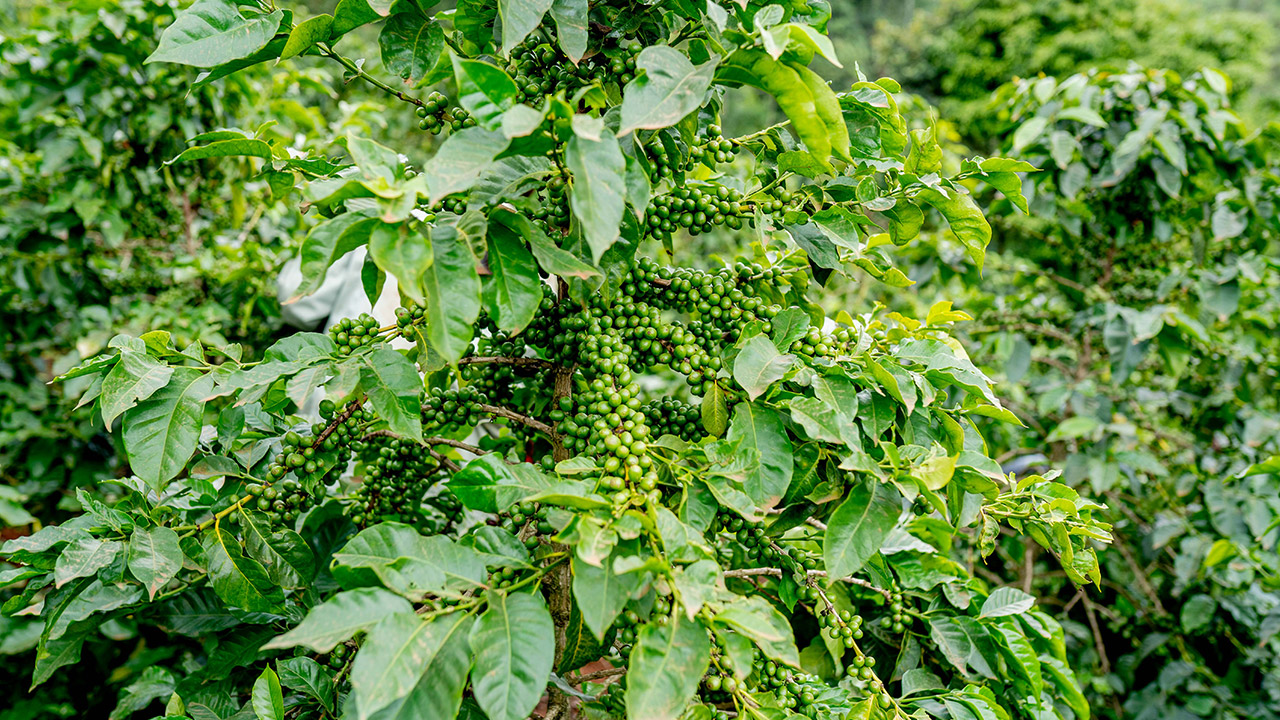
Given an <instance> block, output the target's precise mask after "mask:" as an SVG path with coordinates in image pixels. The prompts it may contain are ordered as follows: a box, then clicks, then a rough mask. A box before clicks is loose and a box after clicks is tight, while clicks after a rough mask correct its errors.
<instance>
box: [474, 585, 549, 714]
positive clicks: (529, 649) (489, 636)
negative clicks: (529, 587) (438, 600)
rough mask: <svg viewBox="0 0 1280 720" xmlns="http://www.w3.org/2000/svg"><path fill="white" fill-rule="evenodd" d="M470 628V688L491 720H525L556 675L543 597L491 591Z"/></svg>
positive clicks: (547, 615) (547, 616) (547, 614)
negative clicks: (552, 672)
mask: <svg viewBox="0 0 1280 720" xmlns="http://www.w3.org/2000/svg"><path fill="white" fill-rule="evenodd" d="M486 597H487V599H488V604H489V607H488V608H487V609H486V610H485V611H484V614H483V615H481V616H480V619H479V620H478V621H477V622H476V624H475V627H473V628H472V629H471V652H472V655H473V656H474V658H475V666H474V667H473V668H472V669H471V689H472V692H474V693H475V696H476V702H478V703H480V707H481V708H483V709H484V712H485V714H486V715H488V716H489V718H490V719H491V720H523V719H524V718H526V717H528V716H529V713H530V712H532V711H533V708H534V707H535V706H537V704H538V699H539V698H540V697H542V693H543V692H544V690H545V688H546V686H547V680H548V679H549V678H550V677H551V663H552V661H553V659H554V656H555V646H556V642H555V627H554V625H553V624H552V622H551V614H550V613H548V612H547V607H546V605H545V604H544V603H543V601H542V597H541V596H539V595H528V594H524V593H519V594H514V595H505V594H502V593H498V592H490V593H489V594H488V595H487V596H486Z"/></svg>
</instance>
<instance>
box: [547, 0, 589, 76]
mask: <svg viewBox="0 0 1280 720" xmlns="http://www.w3.org/2000/svg"><path fill="white" fill-rule="evenodd" d="M587 11H588V6H587V0H553V1H552V3H551V19H552V20H555V23H556V37H557V38H558V39H559V40H560V49H561V50H564V54H565V55H568V56H569V59H570V60H572V61H573V63H574V64H575V65H576V64H578V62H579V61H580V60H582V56H583V55H586V54H587Z"/></svg>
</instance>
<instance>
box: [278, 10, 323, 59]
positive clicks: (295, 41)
mask: <svg viewBox="0 0 1280 720" xmlns="http://www.w3.org/2000/svg"><path fill="white" fill-rule="evenodd" d="M332 28H333V16H332V15H316V16H315V17H311V18H307V19H306V20H303V21H302V22H300V23H298V24H297V25H295V26H294V28H293V30H292V31H291V32H290V33H289V39H288V41H286V42H285V44H284V50H282V51H281V52H280V59H281V60H288V59H289V58H291V57H294V56H296V55H301V54H302V53H304V52H306V51H307V50H310V49H311V48H312V47H314V46H315V44H316V43H318V42H324V41H326V40H328V39H329V30H330V29H332Z"/></svg>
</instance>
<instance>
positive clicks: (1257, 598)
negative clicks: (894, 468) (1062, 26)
mask: <svg viewBox="0 0 1280 720" xmlns="http://www.w3.org/2000/svg"><path fill="white" fill-rule="evenodd" d="M1229 91H1230V81H1229V80H1228V79H1227V78H1226V77H1225V76H1224V75H1222V74H1221V73H1218V72H1216V71H1214V70H1208V69H1206V70H1203V71H1201V72H1199V73H1195V74H1192V75H1189V76H1186V77H1183V76H1180V75H1178V74H1176V73H1173V72H1170V71H1164V70H1147V69H1142V68H1137V67H1134V68H1130V69H1129V70H1128V71H1126V72H1123V73H1113V72H1101V71H1100V72H1091V73H1087V74H1081V75H1074V76H1070V77H1066V78H1052V77H1044V78H1037V79H1030V80H1026V81H1023V82H1020V83H1016V84H1013V85H1010V86H1009V87H1007V88H1005V89H1004V90H1002V91H1001V94H1000V97H1001V99H1002V103H1003V104H1004V106H1005V107H1007V108H1009V113H1010V115H1011V117H1012V118H1013V119H1015V120H1016V124H1015V125H1014V126H1013V127H1012V128H1011V129H1010V132H1009V134H1008V135H1007V136H1006V138H1005V146H1004V149H1005V151H1006V152H1009V153H1012V154H1016V155H1017V156H1018V157H1020V158H1022V159H1024V160H1026V161H1028V162H1030V163H1032V164H1034V165H1036V166H1037V167H1039V168H1041V172H1039V173H1033V174H1029V175H1028V176H1027V179H1026V183H1025V191H1026V197H1027V202H1028V205H1029V208H1030V211H1031V212H1030V215H1029V216H1026V217H1022V216H1015V215H1008V216H1001V222H999V223H998V224H997V232H996V236H997V239H996V241H994V243H993V244H994V245H998V246H999V247H1000V248H1001V250H1002V252H1001V253H999V254H995V253H993V254H992V255H991V256H990V257H989V260H990V262H989V263H988V268H987V270H986V274H985V275H984V276H981V277H980V276H979V275H978V273H977V272H976V271H975V270H973V269H972V268H970V267H966V263H965V262H964V261H963V260H961V258H963V254H962V252H961V251H960V249H959V248H951V249H945V245H946V243H943V245H944V249H943V250H942V251H941V252H936V253H932V254H931V255H928V256H926V255H924V254H921V255H919V256H918V257H917V259H916V260H917V263H918V264H917V266H916V267H914V268H912V269H911V270H910V271H909V272H910V274H911V276H912V277H913V278H918V279H921V280H924V282H922V286H923V287H922V292H921V298H923V299H924V302H925V303H926V305H925V306H926V307H927V302H928V300H927V298H929V297H930V296H931V293H932V294H937V295H939V296H943V297H947V298H949V299H952V300H955V301H956V302H957V303H958V304H959V303H963V306H964V307H965V308H966V309H968V311H969V312H971V313H973V314H974V315H975V316H981V317H982V318H983V321H984V322H983V323H981V324H977V323H975V324H973V326H970V327H969V328H968V329H967V330H965V329H962V330H961V331H960V332H961V337H962V339H963V341H964V343H965V346H966V347H967V348H969V349H970V350H971V352H972V353H973V357H974V360H975V363H976V364H977V365H978V366H979V367H982V368H983V369H984V370H986V371H987V372H989V374H990V375H991V376H992V377H996V378H1001V379H1002V380H1003V381H1005V382H1003V383H1002V385H1001V387H1003V388H1006V395H1005V399H1006V401H1007V404H1008V406H1009V407H1011V408H1014V409H1016V410H1018V411H1019V417H1020V418H1022V419H1023V420H1024V422H1025V427H1014V426H1011V425H1003V426H1000V425H988V426H986V427H984V430H987V438H988V442H989V445H988V447H989V449H990V450H991V453H992V454H993V455H996V456H999V457H1001V458H1002V460H1004V461H1005V462H1006V464H1005V469H1015V470H1017V471H1018V472H1046V471H1048V470H1049V468H1058V469H1060V470H1062V472H1063V475H1062V481H1063V482H1065V483H1067V484H1069V485H1071V486H1072V487H1075V488H1077V489H1078V490H1079V491H1080V492H1082V493H1086V494H1088V495H1090V496H1094V497H1097V498H1099V499H1100V500H1102V501H1105V503H1106V504H1107V506H1108V507H1107V510H1105V511H1102V512H1101V513H1100V514H1099V516H1098V517H1099V518H1100V519H1103V520H1105V521H1107V522H1110V523H1112V524H1113V525H1114V533H1113V534H1114V540H1113V542H1114V544H1115V547H1114V548H1113V549H1111V550H1109V551H1108V552H1107V553H1106V554H1105V556H1104V559H1103V571H1102V575H1103V578H1104V579H1103V582H1102V592H1101V593H1100V594H1098V595H1090V594H1087V593H1086V594H1082V593H1080V592H1078V588H1076V587H1073V586H1071V584H1070V583H1069V582H1067V581H1066V578H1065V577H1064V576H1063V574H1062V571H1061V569H1060V568H1059V567H1058V563H1057V561H1056V560H1054V559H1052V558H1045V557H1043V556H1041V555H1040V554H1039V552H1038V551H1037V550H1036V548H1034V547H1033V546H1030V545H1028V544H1026V543H1023V542H1021V541H1020V540H1018V539H1016V538H1010V537H1006V538H1004V539H1002V542H1001V543H1000V547H999V548H997V551H996V555H997V556H999V557H1002V558H1003V559H1004V562H1002V563H993V564H992V567H993V568H994V567H1000V568H1005V569H1006V570H1008V569H1014V568H1018V567H1019V566H1021V567H1022V569H1021V570H1018V571H1016V572H1006V574H1005V577H1006V579H1007V581H1009V582H1016V583H1018V584H1020V586H1021V587H1024V588H1029V589H1030V592H1032V594H1034V595H1036V596H1037V597H1039V598H1041V600H1042V602H1044V604H1045V606H1046V607H1047V608H1055V607H1056V608H1058V610H1057V611H1055V614H1056V615H1057V617H1058V619H1060V620H1061V621H1062V622H1063V624H1064V626H1065V628H1066V630H1067V637H1068V641H1069V642H1068V648H1069V657H1071V662H1070V665H1071V667H1073V668H1074V669H1076V671H1077V673H1078V674H1079V675H1080V676H1081V677H1082V678H1084V679H1085V680H1086V681H1087V682H1086V685H1087V694H1088V695H1089V697H1090V700H1091V704H1092V706H1093V707H1094V710H1095V712H1096V713H1098V714H1099V715H1102V716H1104V717H1114V718H1120V717H1141V718H1148V717H1179V716H1182V717H1186V716H1196V717H1210V718H1246V717H1247V718H1274V717H1280V685H1277V683H1276V678H1277V677H1278V675H1277V671H1278V669H1277V666H1276V664H1275V657H1276V656H1277V652H1278V651H1280V645H1277V643H1278V642H1280V637H1278V636H1277V633H1276V630H1277V628H1280V625H1277V618H1280V615H1277V608H1278V607H1280V595H1278V594H1277V592H1278V591H1280V580H1278V577H1280V575H1278V571H1280V556H1278V555H1277V543H1278V542H1280V520H1278V518H1280V505H1277V502H1276V498H1277V497H1278V496H1280V484H1278V481H1280V475H1278V474H1277V470H1278V469H1280V463H1278V462H1277V460H1276V457H1277V454H1278V453H1280V407H1277V403H1276V393H1275V387H1276V383H1277V373H1278V372H1280V343H1278V340H1280V335H1277V333H1276V327H1277V322H1280V305H1278V304H1277V299H1276V294H1275V291H1274V288H1275V287H1276V284H1277V282H1280V275H1278V274H1277V272H1278V271H1280V266H1277V264H1276V260H1275V258H1276V249H1277V240H1278V238H1280V217H1278V216H1277V200H1280V174H1278V173H1277V167H1278V165H1277V163H1276V159H1275V158H1274V156H1273V155H1272V154H1271V153H1272V152H1273V151H1274V148H1269V147H1268V144H1267V137H1266V135H1265V134H1264V133H1259V132H1255V131H1250V130H1249V129H1248V128H1247V127H1246V126H1245V125H1244V123H1242V122H1241V121H1240V119H1239V118H1238V117H1237V116H1236V114H1235V112H1234V110H1233V107H1232V104H1231V102H1230V92H1229ZM992 189H993V190H995V189H998V186H997V187H995V188H992ZM1005 202H1011V203H1021V202H1022V201H1021V200H1020V199H1019V198H1016V197H1014V198H1010V199H1009V200H1008V201H1003V200H1002V201H1000V203H1005ZM947 254H949V255H950V256H951V257H952V258H953V261H951V262H943V263H938V262H937V261H936V259H937V257H938V256H939V255H947ZM926 278H928V279H927V280H926ZM902 311H903V312H910V309H903V310H902Z"/></svg>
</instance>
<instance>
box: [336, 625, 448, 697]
mask: <svg viewBox="0 0 1280 720" xmlns="http://www.w3.org/2000/svg"><path fill="white" fill-rule="evenodd" d="M470 625H471V618H470V616H468V615H467V614H465V613H450V614H448V615H444V616H441V617H438V618H435V619H434V620H430V621H423V620H422V619H421V618H419V617H418V616H417V615H416V614H414V613H396V614H394V615H388V616H386V617H384V618H383V619H382V620H380V621H378V623H377V624H376V625H374V626H373V629H372V630H371V631H370V632H369V636H368V637H367V638H366V639H365V642H364V645H363V646H362V647H361V648H360V652H359V653H358V654H357V655H356V660H355V663H354V664H352V667H351V686H352V694H353V697H354V702H355V707H356V713H355V717H356V718H357V720H365V718H371V717H387V715H383V714H380V713H379V711H381V710H383V709H384V708H388V707H389V706H391V707H392V708H393V714H390V715H389V716H390V717H398V716H399V715H400V713H399V711H400V708H399V707H397V706H398V705H399V704H400V702H399V701H401V700H402V699H404V698H406V697H408V696H410V695H411V694H415V691H416V690H418V687H419V685H420V684H421V683H420V681H421V680H422V679H424V678H425V677H426V673H427V671H428V669H431V668H433V667H434V668H436V669H442V668H445V667H449V668H453V669H456V667H457V665H458V664H459V663H460V662H465V660H460V659H459V658H458V657H457V655H456V653H457V651H458V649H459V648H460V647H461V648H464V651H465V647H466V646H465V645H464V642H465V632H466V631H467V630H469V629H470V627H469V626H470ZM442 653H445V657H441V654H442ZM464 677H465V676H464ZM430 680H431V681H433V682H434V681H437V680H439V681H440V687H438V688H436V692H435V694H433V697H432V699H434V700H436V701H439V702H442V703H444V704H443V705H442V706H440V707H438V709H437V711H436V712H435V713H432V714H430V715H427V717H446V715H445V714H444V713H446V712H447V710H448V705H449V704H450V701H451V699H452V698H453V697H457V698H458V701H460V700H461V695H462V687H461V683H459V682H458V678H457V677H456V672H455V673H452V676H450V674H448V673H446V674H445V675H442V676H441V677H440V678H430ZM446 681H447V683H446ZM450 685H452V686H450ZM420 701H421V699H420V698H415V699H414V700H413V702H414V705H415V706H417V705H419V704H420ZM456 702H457V701H454V702H453V707H454V708H455V710H454V712H456V707H457V704H456ZM447 717H452V714H449V715H447Z"/></svg>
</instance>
